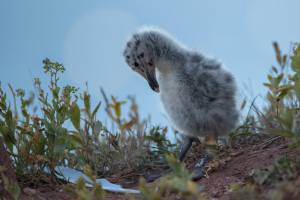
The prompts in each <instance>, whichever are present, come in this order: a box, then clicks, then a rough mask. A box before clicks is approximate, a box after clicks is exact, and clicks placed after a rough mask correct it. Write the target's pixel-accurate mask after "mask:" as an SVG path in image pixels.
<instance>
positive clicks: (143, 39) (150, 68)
mask: <svg viewBox="0 0 300 200" xmlns="http://www.w3.org/2000/svg"><path fill="white" fill-rule="evenodd" d="M156 43H157V36H156V34H155V32H153V31H140V32H138V33H135V34H133V35H132V36H131V37H130V39H129V40H128V42H127V44H126V47H125V50H124V52H123V56H124V58H125V60H126V63H127V64H128V65H129V67H130V68H131V69H132V70H134V71H135V72H137V73H139V74H140V75H141V76H142V77H144V78H145V79H146V80H147V82H148V84H149V86H150V87H151V89H152V90H153V91H155V92H159V85H158V82H157V79H156V70H155V68H156V66H155V64H156V63H157V62H156V61H157V59H158V56H159V55H158V52H157V51H158V49H157V47H156Z"/></svg>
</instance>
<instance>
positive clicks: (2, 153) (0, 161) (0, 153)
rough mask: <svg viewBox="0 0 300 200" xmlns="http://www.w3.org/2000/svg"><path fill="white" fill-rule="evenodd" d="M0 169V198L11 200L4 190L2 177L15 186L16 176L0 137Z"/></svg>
mask: <svg viewBox="0 0 300 200" xmlns="http://www.w3.org/2000/svg"><path fill="white" fill-rule="evenodd" d="M0 167H1V168H3V170H4V171H0V178H1V181H0V196H1V197H2V198H3V199H12V198H13V197H12V196H11V195H10V193H9V192H8V191H6V189H5V185H4V180H3V177H6V178H7V180H8V182H9V184H15V185H17V179H16V174H15V171H14V168H13V167H12V163H11V160H10V158H9V155H8V153H7V151H6V148H5V146H4V143H3V139H2V138H1V137H0Z"/></svg>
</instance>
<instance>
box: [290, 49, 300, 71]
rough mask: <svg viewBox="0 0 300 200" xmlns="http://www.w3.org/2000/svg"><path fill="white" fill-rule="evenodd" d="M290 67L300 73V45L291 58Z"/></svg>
mask: <svg viewBox="0 0 300 200" xmlns="http://www.w3.org/2000/svg"><path fill="white" fill-rule="evenodd" d="M291 60H292V62H291V66H292V69H293V70H294V71H295V72H298V73H300V44H298V46H297V47H296V48H295V50H294V54H293V55H292V56H291Z"/></svg>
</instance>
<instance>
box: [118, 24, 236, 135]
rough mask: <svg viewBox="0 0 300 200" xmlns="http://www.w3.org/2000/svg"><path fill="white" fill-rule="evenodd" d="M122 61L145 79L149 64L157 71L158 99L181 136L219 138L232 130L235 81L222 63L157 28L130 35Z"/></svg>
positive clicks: (234, 116) (233, 124)
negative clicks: (159, 98)
mask: <svg viewBox="0 0 300 200" xmlns="http://www.w3.org/2000/svg"><path fill="white" fill-rule="evenodd" d="M141 55H142V56H141ZM124 57H125V60H126V62H127V64H128V65H129V66H130V67H131V68H132V69H133V70H134V71H136V72H138V73H139V74H140V75H142V76H143V77H144V78H146V79H147V77H146V76H145V74H144V72H145V71H146V70H147V69H144V68H146V67H147V65H143V63H149V62H151V63H150V64H151V65H153V66H154V67H155V72H156V76H157V79H158V84H159V90H160V97H161V101H162V103H163V105H164V108H165V110H166V112H167V114H168V116H169V118H170V121H171V122H172V123H173V125H174V127H175V128H176V129H178V130H179V131H180V132H181V133H183V134H186V135H189V136H194V137H197V136H207V135H209V134H213V135H217V136H220V135H226V134H228V133H229V132H230V130H232V129H233V128H234V127H235V126H236V123H237V120H238V112H237V109H236V102H235V94H236V84H235V79H234V77H233V76H232V74H231V73H230V72H228V71H227V70H225V69H224V68H223V67H222V64H221V63H220V62H218V61H216V60H215V59H212V58H208V57H206V56H205V55H203V54H201V53H199V52H197V51H194V50H190V49H188V48H186V47H185V46H184V45H182V44H180V43H179V42H177V41H176V40H175V39H174V38H172V36H170V35H169V34H168V33H166V32H164V31H162V30H160V29H156V28H143V29H141V30H139V31H137V32H136V33H135V34H133V36H132V37H131V38H130V39H129V41H128V43H127V45H126V48H125V50H124Z"/></svg>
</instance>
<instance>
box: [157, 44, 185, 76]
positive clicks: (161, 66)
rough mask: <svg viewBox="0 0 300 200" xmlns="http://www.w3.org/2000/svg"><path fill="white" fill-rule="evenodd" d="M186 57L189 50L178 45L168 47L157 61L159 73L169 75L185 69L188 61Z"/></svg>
mask: <svg viewBox="0 0 300 200" xmlns="http://www.w3.org/2000/svg"><path fill="white" fill-rule="evenodd" d="M186 55H187V50H185V49H184V48H182V47H180V46H178V45H176V44H173V45H168V46H166V47H165V48H163V51H162V52H161V55H160V56H159V57H158V59H157V61H156V68H157V70H158V72H159V73H160V74H168V73H170V72H174V71H176V70H178V69H180V68H182V67H184V65H185V63H186V59H187V57H186Z"/></svg>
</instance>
